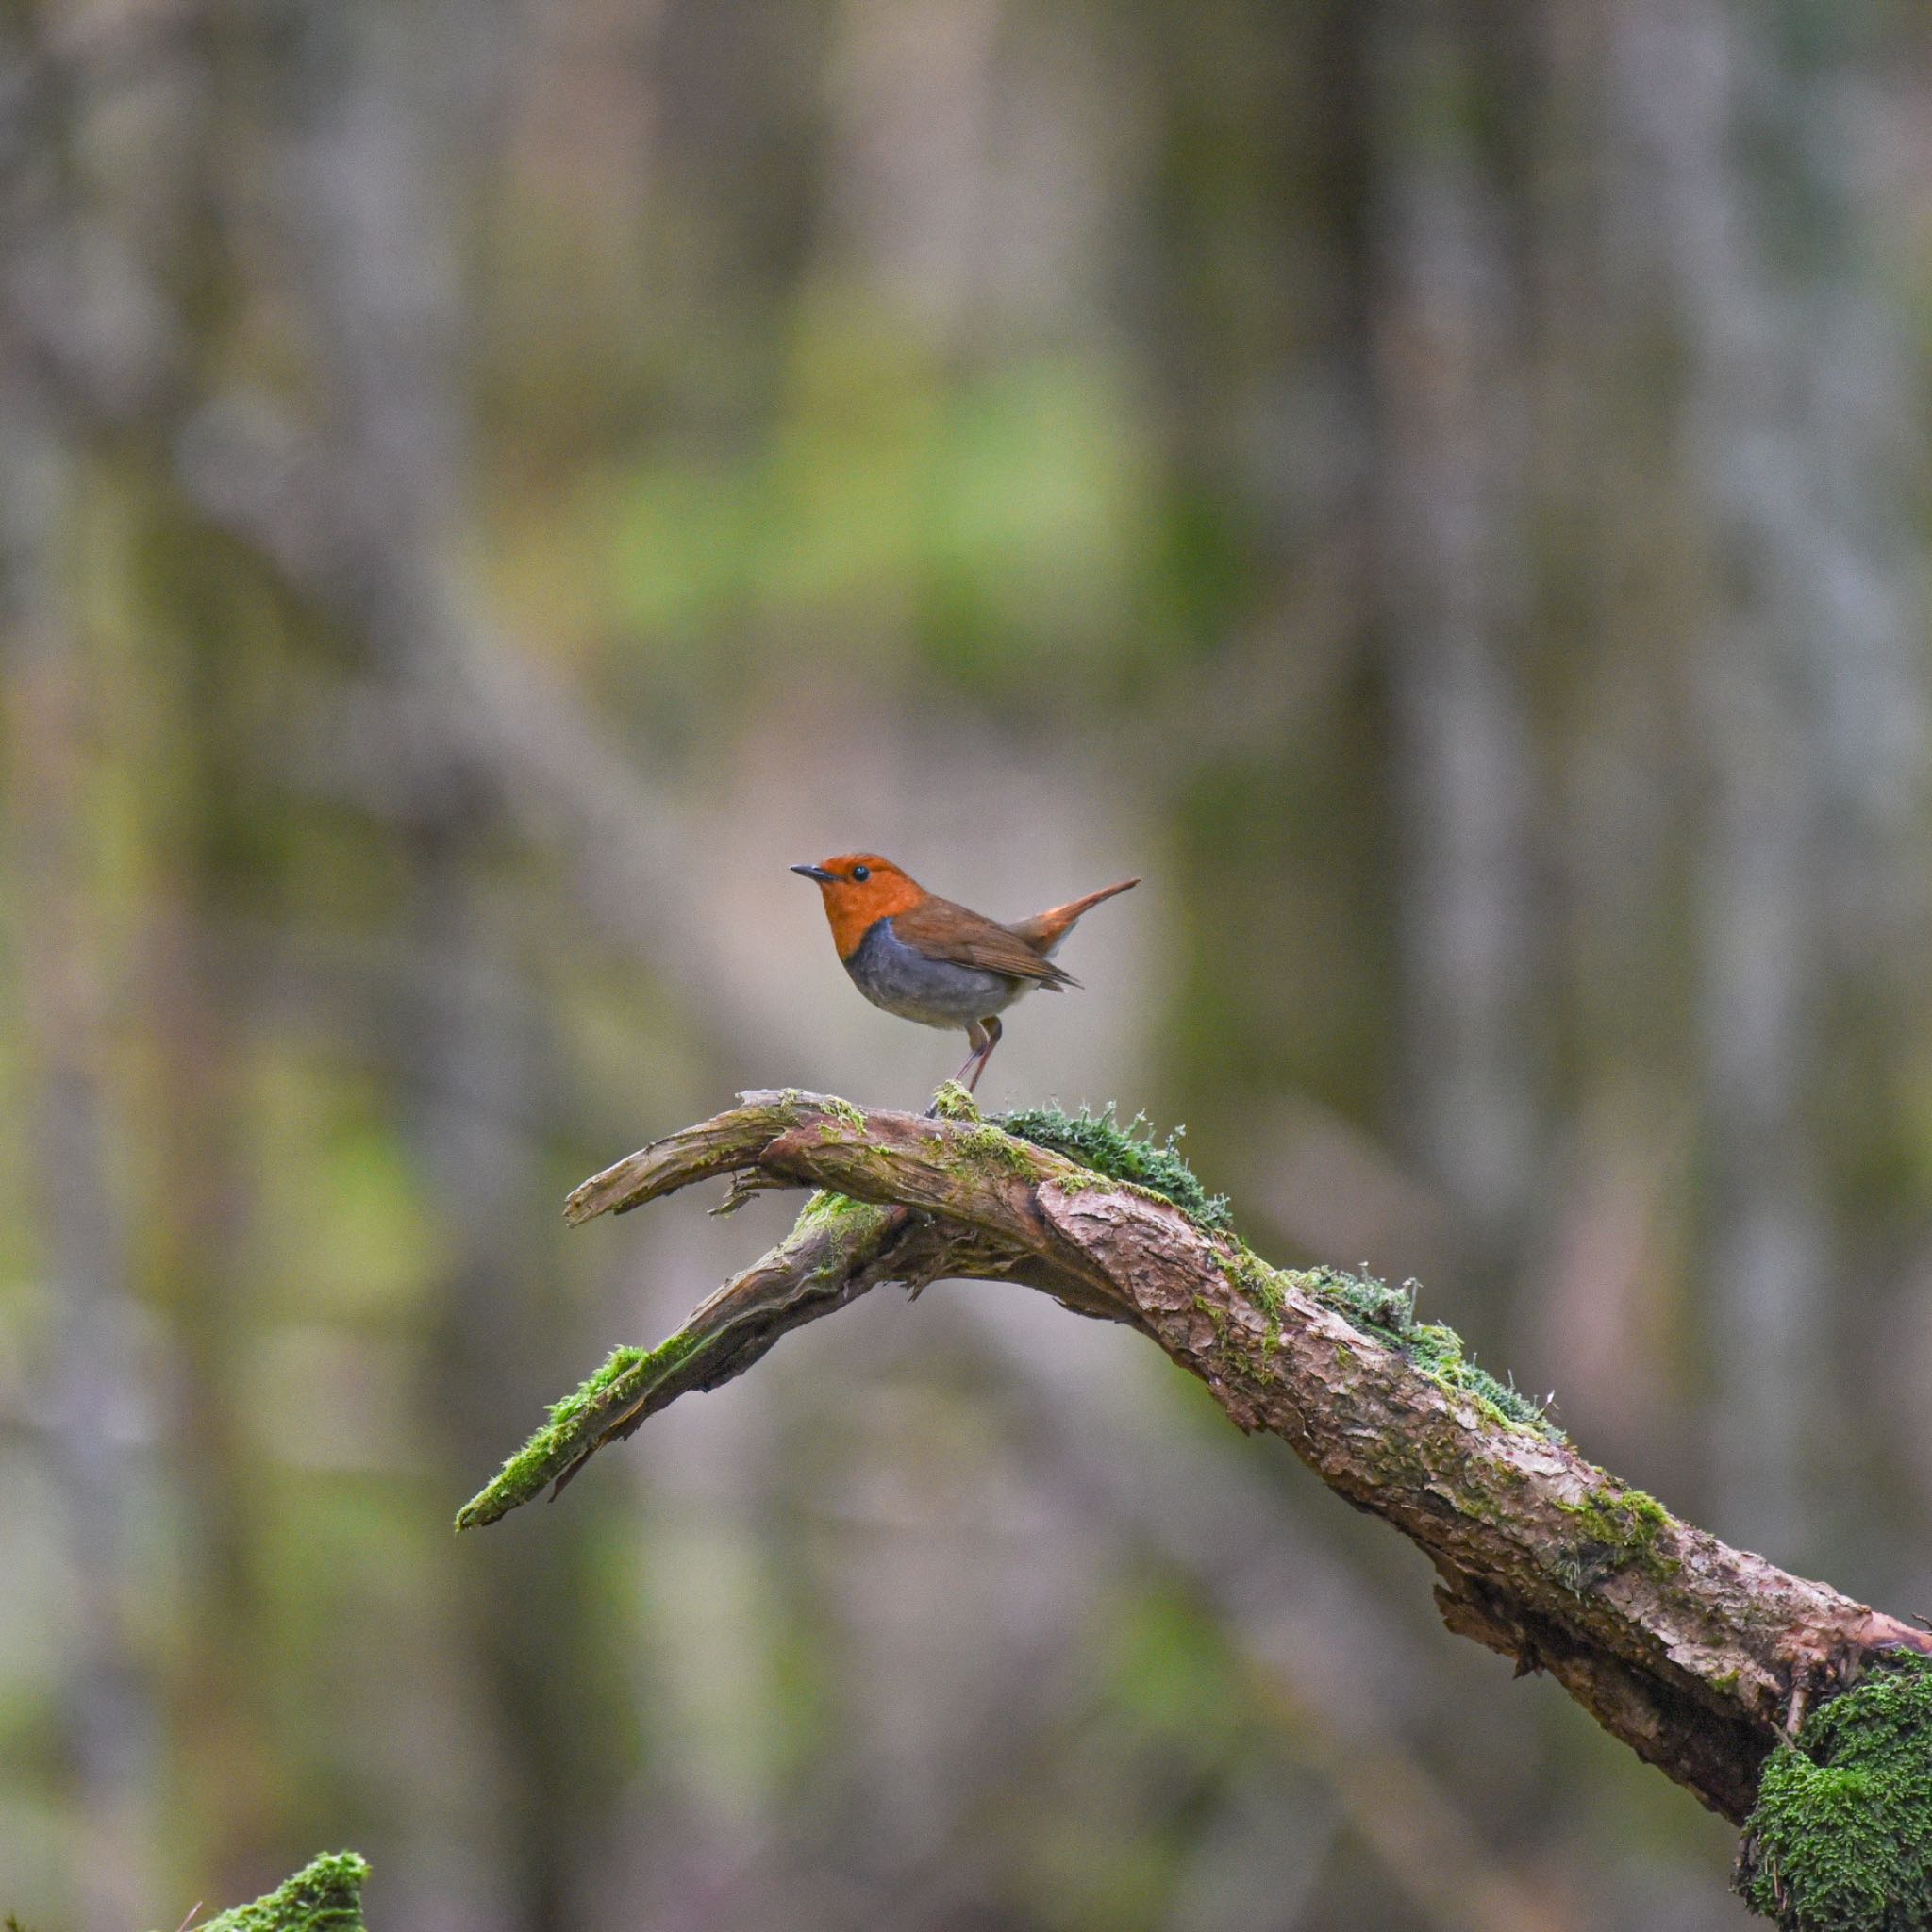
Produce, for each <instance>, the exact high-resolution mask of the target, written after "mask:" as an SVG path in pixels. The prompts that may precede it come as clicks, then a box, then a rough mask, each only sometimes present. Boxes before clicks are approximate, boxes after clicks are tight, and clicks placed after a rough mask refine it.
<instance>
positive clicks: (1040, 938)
mask: <svg viewBox="0 0 1932 1932" xmlns="http://www.w3.org/2000/svg"><path fill="white" fill-rule="evenodd" d="M1140 883H1141V881H1140V880H1139V879H1123V880H1121V882H1120V883H1119V884H1118V885H1116V886H1102V887H1101V889H1100V890H1099V891H1097V892H1089V893H1088V894H1087V896H1086V897H1085V898H1084V899H1069V900H1068V901H1067V903H1066V904H1065V905H1064V906H1053V907H1049V908H1047V910H1046V911H1044V912H1036V913H1035V914H1034V915H1033V917H1032V918H1031V919H1016V920H1014V921H1013V922H1012V924H1010V925H1009V926H1008V928H1007V929H1008V931H1009V932H1013V933H1017V934H1018V935H1019V936H1020V938H1022V939H1023V940H1024V941H1026V943H1027V944H1028V945H1029V946H1031V947H1032V948H1033V950H1034V951H1035V952H1036V953H1051V952H1052V951H1053V949H1054V948H1055V947H1056V946H1057V945H1058V944H1059V942H1060V941H1062V940H1063V939H1065V938H1066V936H1067V935H1068V933H1070V932H1071V931H1073V929H1074V923H1075V922H1076V921H1077V920H1078V919H1079V917H1080V915H1081V914H1082V913H1083V912H1087V911H1091V909H1092V908H1094V907H1095V906H1098V905H1099V904H1100V902H1101V901H1102V900H1103V899H1111V898H1112V897H1113V895H1114V894H1115V893H1116V892H1124V891H1126V890H1127V888H1128V887H1129V886H1138V885H1139V884H1140Z"/></svg>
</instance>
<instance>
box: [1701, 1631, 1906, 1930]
mask: <svg viewBox="0 0 1932 1932" xmlns="http://www.w3.org/2000/svg"><path fill="white" fill-rule="evenodd" d="M1738 1874H1739V1876H1738V1889H1739V1890H1740V1892H1741V1893H1742V1894H1743V1896H1744V1898H1745V1900H1746V1902H1747V1903H1748V1904H1749V1905H1750V1907H1751V1908H1752V1910H1753V1911H1755V1912H1758V1913H1761V1914H1762V1915H1763V1916H1764V1917H1765V1918H1767V1919H1774V1920H1776V1922H1777V1923H1778V1924H1779V1925H1780V1926H1782V1927H1783V1928H1784V1932H1921V1928H1924V1926H1926V1925H1932V1662H1928V1661H1927V1660H1925V1659H1924V1658H1905V1657H1902V1658H1900V1659H1898V1660H1897V1661H1896V1662H1895V1663H1888V1664H1887V1665H1885V1666H1883V1667H1881V1668H1880V1669H1877V1670H1875V1671H1874V1672H1873V1673H1872V1674H1870V1675H1868V1676H1867V1677H1865V1678H1864V1680H1863V1681H1862V1682H1860V1683H1858V1684H1857V1685H1855V1686H1854V1687H1853V1688H1852V1689H1851V1690H1849V1691H1845V1692H1843V1693H1842V1694H1841V1695H1840V1696H1838V1697H1835V1698H1833V1699H1832V1700H1831V1701H1830V1702H1829V1703H1828V1704H1825V1705H1823V1706H1821V1707H1819V1708H1818V1709H1817V1710H1815V1711H1813V1712H1812V1713H1811V1715H1810V1716H1809V1717H1808V1718H1807V1720H1806V1722H1805V1724H1804V1727H1803V1728H1802V1730H1801V1731H1800V1732H1799V1734H1798V1742H1797V1745H1796V1746H1795V1747H1793V1746H1791V1745H1782V1746H1780V1747H1779V1748H1778V1749H1777V1750H1776V1751H1774V1752H1773V1754H1772V1755H1771V1757H1768V1758H1767V1759H1766V1760H1765V1764H1764V1771H1763V1775H1762V1778H1761V1779H1760V1782H1759V1784H1758V1790H1757V1809H1756V1810H1755V1811H1753V1812H1752V1814H1751V1818H1750V1822H1749V1823H1748V1824H1747V1825H1746V1826H1745V1830H1744V1841H1743V1847H1742V1850H1741V1852H1740V1857H1739V1861H1738Z"/></svg>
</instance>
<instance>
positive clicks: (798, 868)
mask: <svg viewBox="0 0 1932 1932" xmlns="http://www.w3.org/2000/svg"><path fill="white" fill-rule="evenodd" d="M791 870H792V871H793V872H795V873H796V874H798V875H799V877H800V878H807V879H816V880H817V881H818V882H819V884H820V885H822V886H829V885H830V884H831V883H832V881H833V879H834V878H836V877H837V876H838V874H836V873H829V872H827V871H826V870H825V869H824V866H822V865H794V866H793V867H792V868H791Z"/></svg>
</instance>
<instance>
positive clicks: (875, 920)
mask: <svg viewBox="0 0 1932 1932" xmlns="http://www.w3.org/2000/svg"><path fill="white" fill-rule="evenodd" d="M791 870H792V871H793V872H795V873H802V874H804V875H805V876H806V877H807V878H808V879H816V880H817V881H818V888H819V891H820V893H821V894H822V896H823V897H824V902H825V918H826V919H827V920H828V921H829V922H830V924H831V927H832V943H833V944H834V945H836V946H837V947H838V949H839V958H840V959H841V961H842V962H843V963H844V967H845V970H846V972H847V973H849V974H851V975H852V983H853V985H855V986H856V987H858V990H859V991H860V992H862V993H863V994H864V995H865V996H866V998H867V999H869V1000H870V1001H871V1002H872V1003H873V1005H874V1006H875V1007H883V1008H885V1010H886V1011H887V1012H889V1013H896V1014H897V1015H898V1016H899V1017H900V1018H901V1019H902V1020H916V1021H918V1022H919V1024H921V1025H922V1026H940V1027H944V1028H946V1029H948V1030H950V1029H951V1028H953V1027H956V1026H958V1027H962V1028H964V1030H965V1034H966V1038H967V1039H968V1040H969V1041H971V1042H972V1045H973V1051H972V1052H971V1053H970V1054H968V1055H967V1057H966V1064H965V1065H964V1066H963V1067H961V1068H960V1069H959V1072H958V1075H957V1077H958V1079H960V1080H963V1081H964V1082H965V1083H966V1088H967V1091H969V1092H971V1091H972V1090H973V1088H974V1086H975V1085H976V1084H977V1082H978V1079H979V1076H980V1074H982V1073H984V1072H985V1071H986V1063H987V1061H988V1059H989V1058H991V1055H992V1050H993V1048H994V1047H996V1046H997V1045H998V1044H999V1043H1000V1032H1001V1027H1000V1018H999V1016H1000V1014H1001V1013H1002V1012H1003V1011H1004V1010H1005V1009H1006V1008H1008V1007H1010V1006H1011V1005H1012V1004H1013V1002H1014V1001H1015V1000H1017V999H1019V998H1020V997H1021V996H1022V995H1023V994H1025V993H1029V992H1031V991H1033V990H1034V989H1035V988H1036V987H1044V988H1045V989H1046V991H1048V992H1058V991H1060V989H1061V988H1062V987H1068V986H1078V985H1079V983H1080V982H1079V981H1078V980H1077V979H1075V978H1074V976H1073V975H1072V974H1069V973H1065V972H1063V971H1062V970H1061V969H1060V968H1059V967H1058V966H1056V965H1055V964H1054V963H1053V956H1054V954H1055V952H1056V951H1057V950H1058V946H1059V943H1060V941H1062V940H1063V939H1065V938H1066V936H1067V935H1068V934H1069V933H1070V932H1072V931H1073V929H1074V924H1075V923H1076V922H1077V921H1078V920H1079V918H1080V915H1081V914H1082V913H1083V912H1086V911H1087V910H1088V909H1089V908H1091V907H1094V906H1098V905H1099V904H1100V902H1101V901H1102V900H1103V899H1111V898H1112V897H1113V895H1114V894H1115V893H1116V892H1124V891H1126V890H1127V888H1128V887H1129V886H1138V885H1139V884H1140V883H1141V881H1140V880H1139V879H1123V880H1121V882H1120V883H1119V884H1118V885H1116V886H1103V887H1102V888H1101V889H1100V891H1097V892H1089V893H1088V894H1087V896H1086V897H1085V898H1084V899H1070V900H1069V901H1068V902H1067V903H1066V904H1065V905H1064V906H1055V907H1053V908H1050V909H1049V910H1047V911H1045V912H1036V913H1035V914H1034V915H1033V917H1032V918H1031V919H1016V920H1014V921H1013V922H1012V924H1010V925H1002V924H999V922H998V921H997V920H992V919H988V918H987V917H986V916H985V915H984V914H983V913H979V912H973V911H969V910H968V909H967V908H965V907H964V906H956V905H954V904H953V902H952V901H951V900H950V899H941V898H938V897H936V896H935V895H934V894H933V893H931V892H928V891H926V890H925V888H924V886H922V885H921V884H920V883H919V881H918V880H917V879H912V878H908V876H907V875H906V874H905V873H903V872H901V871H900V869H899V868H898V867H897V866H896V865H894V864H893V863H892V861H891V859H890V858H880V857H879V856H878V854H877V853H876V852H848V853H846V854H844V855H843V856H842V857H841V858H827V859H824V860H823V861H822V862H821V863H820V864H818V865H794V866H793V867H792V868H791Z"/></svg>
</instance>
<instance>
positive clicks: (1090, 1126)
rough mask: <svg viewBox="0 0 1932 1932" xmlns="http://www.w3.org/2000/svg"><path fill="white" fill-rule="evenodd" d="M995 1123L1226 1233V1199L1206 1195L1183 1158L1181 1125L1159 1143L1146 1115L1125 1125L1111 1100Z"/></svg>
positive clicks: (1003, 1117) (1009, 1116) (1035, 1110)
mask: <svg viewBox="0 0 1932 1932" xmlns="http://www.w3.org/2000/svg"><path fill="white" fill-rule="evenodd" d="M994 1124H995V1125H996V1126H1000V1127H1003V1128H1005V1129H1006V1131H1007V1132H1008V1133H1009V1134H1011V1135H1013V1136H1014V1137H1015V1138H1016V1139H1018V1140H1022V1141H1032V1142H1033V1144H1034V1145H1035V1146H1036V1147H1045V1148H1049V1149H1051V1150H1052V1152H1054V1153H1055V1154H1064V1155H1065V1156H1066V1157H1067V1158H1068V1159H1069V1160H1077V1161H1078V1162H1079V1163H1080V1165H1081V1166H1082V1167H1091V1168H1092V1169H1093V1170H1094V1172H1095V1173H1097V1174H1106V1175H1107V1176H1108V1178H1109V1179H1110V1180H1117V1181H1125V1182H1127V1183H1128V1184H1129V1185H1131V1186H1133V1187H1137V1188H1144V1189H1145V1190H1146V1191H1147V1192H1148V1193H1150V1194H1158V1195H1159V1196H1160V1198H1161V1199H1162V1200H1163V1201H1172V1202H1173V1203H1174V1206H1175V1207H1176V1208H1179V1209H1180V1210H1181V1212H1182V1213H1183V1214H1185V1215H1186V1216H1187V1217H1188V1219H1189V1220H1190V1221H1192V1222H1194V1223H1196V1224H1198V1225H1200V1226H1202V1227H1210V1228H1217V1229H1224V1228H1226V1227H1227V1226H1228V1225H1229V1224H1230V1216H1229V1214H1228V1209H1227V1196H1226V1195H1225V1194H1210V1193H1209V1192H1208V1190H1207V1189H1206V1188H1204V1187H1203V1186H1202V1185H1201V1181H1200V1177H1199V1176H1198V1175H1197V1174H1195V1173H1194V1170H1193V1169H1192V1168H1191V1167H1190V1166H1189V1165H1188V1163H1187V1162H1186V1161H1185V1160H1183V1159H1182V1158H1181V1155H1180V1150H1179V1148H1178V1147H1176V1145H1175V1144H1174V1143H1175V1142H1176V1141H1178V1140H1179V1139H1180V1137H1181V1132H1182V1130H1181V1129H1180V1128H1179V1127H1176V1128H1175V1129H1174V1132H1173V1133H1171V1134H1170V1135H1169V1136H1168V1137H1167V1139H1166V1140H1164V1141H1157V1140H1156V1139H1155V1138H1154V1129H1153V1127H1152V1126H1151V1125H1150V1124H1148V1120H1147V1116H1146V1115H1145V1114H1138V1113H1137V1114H1136V1115H1135V1116H1134V1118H1133V1119H1132V1120H1130V1121H1129V1122H1128V1123H1127V1124H1126V1125H1125V1126H1122V1125H1121V1124H1120V1121H1119V1119H1118V1117H1117V1115H1116V1113H1115V1110H1114V1107H1113V1103H1112V1102H1111V1101H1109V1102H1108V1105H1107V1107H1106V1108H1105V1109H1104V1110H1103V1111H1102V1112H1100V1113H1090V1112H1089V1111H1088V1109H1087V1108H1084V1107H1083V1108H1081V1109H1080V1111H1079V1112H1078V1113H1067V1112H1066V1111H1064V1110H1063V1109H1062V1108H1058V1107H1027V1108H1020V1109H1018V1110H1017V1111H1016V1112H1013V1113H1004V1114H999V1115H997V1116H996V1117H995V1119H994Z"/></svg>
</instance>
